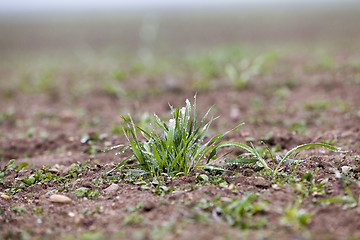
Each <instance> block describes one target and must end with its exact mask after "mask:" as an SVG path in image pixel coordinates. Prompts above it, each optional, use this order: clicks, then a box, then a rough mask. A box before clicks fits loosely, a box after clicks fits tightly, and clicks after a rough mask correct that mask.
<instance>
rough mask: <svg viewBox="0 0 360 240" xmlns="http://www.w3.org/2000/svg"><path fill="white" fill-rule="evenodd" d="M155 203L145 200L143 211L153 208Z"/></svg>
mask: <svg viewBox="0 0 360 240" xmlns="http://www.w3.org/2000/svg"><path fill="white" fill-rule="evenodd" d="M155 207H156V206H155V203H154V202H151V201H146V202H144V211H146V212H150V211H151V210H153V209H154V208H155Z"/></svg>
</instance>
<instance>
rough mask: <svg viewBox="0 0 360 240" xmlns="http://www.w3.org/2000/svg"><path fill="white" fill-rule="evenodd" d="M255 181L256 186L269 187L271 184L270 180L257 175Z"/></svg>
mask: <svg viewBox="0 0 360 240" xmlns="http://www.w3.org/2000/svg"><path fill="white" fill-rule="evenodd" d="M254 183H255V186H257V187H261V188H268V187H270V185H271V184H270V182H269V181H267V180H265V179H264V178H262V177H256V178H255V182H254Z"/></svg>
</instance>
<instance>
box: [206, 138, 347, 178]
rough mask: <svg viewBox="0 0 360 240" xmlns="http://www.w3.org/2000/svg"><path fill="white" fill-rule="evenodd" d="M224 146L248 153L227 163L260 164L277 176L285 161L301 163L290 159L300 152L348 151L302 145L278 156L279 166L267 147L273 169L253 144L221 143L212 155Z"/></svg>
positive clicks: (328, 146)
mask: <svg viewBox="0 0 360 240" xmlns="http://www.w3.org/2000/svg"><path fill="white" fill-rule="evenodd" d="M224 146H235V147H240V148H242V149H243V150H245V151H246V153H245V154H242V155H241V156H240V157H238V158H232V159H227V163H239V164H250V163H259V164H260V165H261V166H262V167H263V168H265V170H266V171H267V172H270V173H273V174H277V173H278V172H279V171H280V168H281V166H282V165H283V163H284V161H286V162H292V163H294V162H295V163H298V162H299V161H300V159H299V160H294V159H290V158H289V157H290V156H291V155H294V158H296V157H297V156H298V155H299V153H300V150H303V149H306V148H310V147H325V148H327V149H330V150H332V151H335V152H341V153H346V152H348V151H342V150H340V149H338V148H336V147H333V146H331V145H329V144H325V143H307V144H302V145H299V146H297V147H294V148H293V149H291V150H289V151H288V152H287V153H286V154H285V156H276V159H277V160H278V164H277V165H276V164H275V160H274V155H273V153H272V152H271V150H270V149H269V148H268V147H267V146H266V145H265V146H266V148H267V151H268V152H269V154H270V156H271V159H272V165H273V166H272V168H270V167H269V165H268V164H267V163H266V161H265V159H264V158H263V157H262V156H261V154H260V153H259V152H258V151H257V149H256V148H255V147H254V146H253V145H252V144H251V146H248V145H245V144H243V143H238V142H221V143H219V144H218V145H217V146H216V147H215V148H214V150H213V151H214V153H212V154H213V155H216V151H217V149H218V148H220V147H224Z"/></svg>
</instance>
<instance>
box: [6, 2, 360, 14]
mask: <svg viewBox="0 0 360 240" xmlns="http://www.w3.org/2000/svg"><path fill="white" fill-rule="evenodd" d="M302 2H323V3H327V2H339V3H341V2H344V0H338V1H336V0H3V1H2V3H1V4H0V12H3V13H4V12H5V13H6V12H8V13H9V12H24V11H25V12H27V11H47V10H94V9H114V8H117V9H121V8H139V7H142V8H159V7H162V8H166V7H193V6H194V7H201V6H216V5H229V4H261V5H264V4H274V3H287V4H291V3H302ZM347 2H348V1H347ZM354 2H356V0H354Z"/></svg>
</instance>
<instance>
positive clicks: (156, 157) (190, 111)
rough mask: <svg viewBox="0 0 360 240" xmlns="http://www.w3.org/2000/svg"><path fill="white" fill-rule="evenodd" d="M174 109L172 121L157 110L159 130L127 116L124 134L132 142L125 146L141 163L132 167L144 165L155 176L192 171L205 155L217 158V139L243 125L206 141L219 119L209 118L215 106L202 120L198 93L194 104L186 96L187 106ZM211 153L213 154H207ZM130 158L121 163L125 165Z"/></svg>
mask: <svg viewBox="0 0 360 240" xmlns="http://www.w3.org/2000/svg"><path fill="white" fill-rule="evenodd" d="M170 109H171V115H172V118H171V119H170V120H169V121H168V122H165V121H163V120H161V119H160V118H159V117H158V116H157V115H156V114H154V123H155V127H156V128H158V129H160V131H161V132H158V130H156V129H155V127H154V126H152V131H151V132H150V131H147V130H145V129H143V128H141V127H139V126H137V125H136V124H134V122H133V120H132V118H131V116H130V117H123V120H124V122H125V124H126V125H127V126H126V127H124V126H123V129H124V134H125V136H126V138H127V140H128V142H129V145H127V146H125V147H124V148H130V149H131V150H132V152H133V156H131V157H135V158H136V160H137V161H138V164H135V165H132V166H131V167H138V168H141V169H142V170H143V171H144V172H146V173H147V174H149V175H150V176H152V177H156V176H159V175H161V174H166V175H169V176H171V175H176V174H178V175H188V174H189V172H190V171H191V170H192V169H194V168H197V167H199V166H200V162H201V160H203V159H204V158H205V159H207V163H209V161H210V160H213V159H215V158H216V156H215V153H216V152H215V151H213V150H214V148H215V147H216V142H217V141H218V140H219V139H220V138H221V137H223V136H224V135H226V134H228V133H229V132H231V131H235V130H236V129H238V128H239V127H240V126H241V125H242V124H239V125H238V126H236V127H235V128H233V129H232V130H230V131H228V132H225V133H222V134H219V135H216V136H215V137H213V138H211V139H210V140H208V141H205V139H206V136H207V133H208V130H209V128H210V125H211V123H212V122H213V121H214V120H215V119H216V118H213V117H211V118H210V120H209V121H208V122H206V119H207V117H208V115H209V112H210V110H211V108H210V109H209V110H208V111H207V113H206V114H205V115H204V117H203V118H202V120H201V121H200V122H199V121H198V120H197V108H196V96H195V97H194V104H193V106H191V103H190V101H189V100H186V106H185V107H183V108H180V107H179V106H177V107H176V108H173V107H172V106H170ZM138 132H140V133H141V134H142V136H143V138H144V139H145V141H141V138H139V137H138ZM208 153H211V154H209V155H207V154H208ZM131 157H130V158H131ZM130 158H127V159H130ZM127 159H125V160H124V161H123V162H122V163H121V164H120V165H121V166H122V165H124V164H125V162H126V161H127ZM120 165H119V166H118V167H120Z"/></svg>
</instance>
